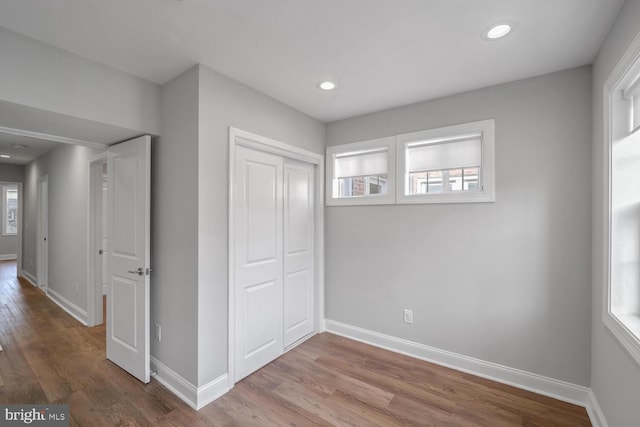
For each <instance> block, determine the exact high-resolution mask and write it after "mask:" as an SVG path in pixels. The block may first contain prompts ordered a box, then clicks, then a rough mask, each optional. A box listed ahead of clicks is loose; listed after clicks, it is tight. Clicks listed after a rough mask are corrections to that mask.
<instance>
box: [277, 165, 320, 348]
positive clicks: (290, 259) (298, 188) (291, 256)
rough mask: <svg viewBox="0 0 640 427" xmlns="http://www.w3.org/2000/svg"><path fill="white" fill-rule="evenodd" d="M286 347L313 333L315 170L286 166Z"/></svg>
mask: <svg viewBox="0 0 640 427" xmlns="http://www.w3.org/2000/svg"><path fill="white" fill-rule="evenodd" d="M284 182H285V186H284V187H285V188H284V345H285V347H286V346H289V345H291V344H293V343H294V342H296V341H298V340H299V339H301V338H303V337H304V336H305V335H308V334H310V333H311V332H313V328H314V325H313V283H314V271H313V260H314V250H313V248H314V238H313V236H314V231H315V230H314V223H315V221H314V208H315V206H314V166H313V165H310V164H308V163H302V162H298V161H295V160H290V159H286V161H285V165H284Z"/></svg>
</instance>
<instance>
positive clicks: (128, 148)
mask: <svg viewBox="0 0 640 427" xmlns="http://www.w3.org/2000/svg"><path fill="white" fill-rule="evenodd" d="M150 154H151V138H150V137H149V136H142V137H139V138H136V139H133V140H130V141H126V142H123V143H120V144H117V145H113V146H111V147H109V149H108V152H107V181H108V184H107V187H108V189H109V190H108V196H107V241H108V242H109V248H108V249H109V250H108V252H107V359H109V360H111V361H112V362H114V363H115V364H117V365H118V366H120V367H121V368H123V369H124V370H126V371H127V372H129V373H130V374H131V375H133V376H135V377H136V378H138V379H139V380H140V381H142V382H144V383H148V382H149V374H150V368H149V363H150V354H149V333H150V331H149V285H150V278H149V273H150V263H149V255H150V182H151V174H150V171H151V162H150V161H151V155H150Z"/></svg>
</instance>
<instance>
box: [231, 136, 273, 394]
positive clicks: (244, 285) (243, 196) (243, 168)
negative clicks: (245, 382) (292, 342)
mask: <svg viewBox="0 0 640 427" xmlns="http://www.w3.org/2000/svg"><path fill="white" fill-rule="evenodd" d="M283 165H284V160H283V158H282V157H280V156H275V155H271V154H267V153H263V152H260V151H255V150H251V149H248V148H244V147H240V146H239V147H237V148H236V164H235V182H234V199H235V201H234V204H235V214H234V216H235V227H236V229H235V233H236V234H235V235H236V239H235V240H236V245H235V247H236V253H235V263H236V268H235V273H236V283H235V310H236V315H235V331H236V332H235V346H236V348H235V355H236V357H235V359H236V361H235V362H236V363H235V371H236V372H235V380H236V381H240V380H241V379H242V378H244V377H246V376H247V375H249V374H250V373H252V372H253V371H255V370H257V369H259V368H260V367H262V366H264V365H266V364H267V363H269V362H271V361H272V360H273V359H275V358H276V357H278V356H280V355H281V354H282V353H283V351H284V345H283V334H282V331H283V322H282V318H283V315H282V313H283V292H282V273H283V237H282V236H283V197H282V193H283Z"/></svg>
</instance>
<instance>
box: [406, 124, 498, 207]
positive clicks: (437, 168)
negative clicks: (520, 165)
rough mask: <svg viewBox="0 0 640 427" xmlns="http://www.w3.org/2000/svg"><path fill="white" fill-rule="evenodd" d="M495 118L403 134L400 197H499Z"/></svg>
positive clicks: (410, 200) (427, 199) (469, 199)
mask: <svg viewBox="0 0 640 427" xmlns="http://www.w3.org/2000/svg"><path fill="white" fill-rule="evenodd" d="M494 134H495V123H494V120H484V121H481V122H473V123H465V124H462V125H456V126H448V127H444V128H439V129H432V130H427V131H422V132H413V133H407V134H403V135H398V136H397V142H396V143H397V147H396V151H397V153H396V158H397V159H398V171H399V174H402V176H401V177H399V179H398V180H397V183H396V185H397V189H396V194H397V201H398V203H461V202H493V201H495V190H494V151H495V150H494V138H495V137H494Z"/></svg>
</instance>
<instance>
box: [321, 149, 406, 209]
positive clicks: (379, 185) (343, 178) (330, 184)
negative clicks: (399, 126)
mask: <svg viewBox="0 0 640 427" xmlns="http://www.w3.org/2000/svg"><path fill="white" fill-rule="evenodd" d="M394 144H395V140H394V138H393V137H392V138H380V139H374V140H369V141H360V142H355V143H351V144H344V145H339V146H335V147H329V148H327V205H355V204H388V203H394V202H395V197H394V192H395V186H394V184H393V178H394V174H395V146H394Z"/></svg>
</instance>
